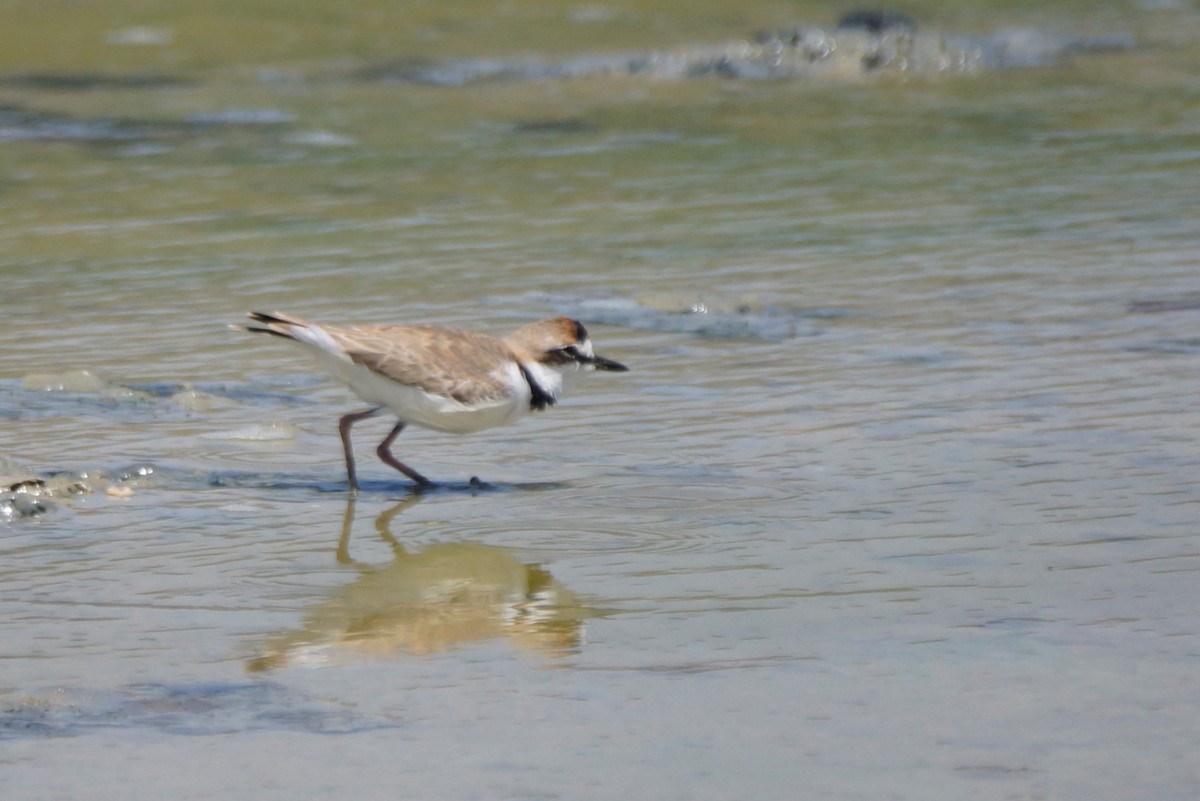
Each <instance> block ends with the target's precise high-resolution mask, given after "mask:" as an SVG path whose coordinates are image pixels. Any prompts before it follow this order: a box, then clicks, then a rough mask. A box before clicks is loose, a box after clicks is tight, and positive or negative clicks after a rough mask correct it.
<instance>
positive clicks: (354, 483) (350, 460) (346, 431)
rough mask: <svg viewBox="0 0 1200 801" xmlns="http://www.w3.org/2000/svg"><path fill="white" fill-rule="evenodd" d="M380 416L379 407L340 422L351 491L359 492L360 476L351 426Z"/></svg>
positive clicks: (357, 413)
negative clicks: (355, 467) (352, 442)
mask: <svg viewBox="0 0 1200 801" xmlns="http://www.w3.org/2000/svg"><path fill="white" fill-rule="evenodd" d="M376 414H379V407H376V408H374V409H367V410H366V411H365V412H352V413H350V414H348V415H345V416H344V417H342V419H341V420H339V421H338V433H339V434H341V435H342V453H344V454H345V455H346V475H347V476H348V477H349V479H350V491H351V492H355V493H356V492H358V475H357V474H356V473H355V470H354V448H352V447H351V446H350V426H352V425H354V424H355V423H357V422H358V421H359V420H366V419H367V418H368V417H374V416H375V415H376Z"/></svg>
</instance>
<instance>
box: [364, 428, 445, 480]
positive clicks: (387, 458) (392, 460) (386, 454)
mask: <svg viewBox="0 0 1200 801" xmlns="http://www.w3.org/2000/svg"><path fill="white" fill-rule="evenodd" d="M403 430H404V423H402V422H401V423H396V427H395V428H393V429H392V433H390V434H388V435H387V437H385V438H384V440H383V442H381V443H379V447H378V448H376V449H375V453H377V454H379V458H380V459H382V460H383V463H384V464H388V465H391V466H392V467H394V468H396V469H397V470H399V471H400V472H401V473H403V474H404V475H406V476H408V477H409V478H411V479H412V480H413V481H415V482H417V483H418V484H419V485H421V486H422V487H428V486H431V485H432V484H433V482H432V481H430V480H429V479H427V478H425V476H423V475H421V474H420V473H418V472H417V471H416V470H413V469H412V468H411V467H409V466H408V465H406V464H405V463H404V462H402V461H400V460H399V459H397V458H396V457H395V456H392V451H391V447H392V441H393V440H395V439H396V437H398V436H400V432H401V431H403Z"/></svg>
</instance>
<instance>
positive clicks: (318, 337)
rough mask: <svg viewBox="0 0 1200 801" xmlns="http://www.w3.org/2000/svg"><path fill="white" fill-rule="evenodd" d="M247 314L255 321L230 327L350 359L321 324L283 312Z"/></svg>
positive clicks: (346, 359) (344, 359) (339, 357)
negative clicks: (297, 343) (268, 335)
mask: <svg viewBox="0 0 1200 801" xmlns="http://www.w3.org/2000/svg"><path fill="white" fill-rule="evenodd" d="M246 316H247V317H249V318H250V319H251V320H253V322H252V323H250V324H248V325H231V326H230V328H235V329H237V330H239V331H249V332H250V333H252V334H270V335H272V336H276V337H280V338H281V339H290V340H292V341H293V342H299V343H300V344H301V345H306V346H308V347H310V348H314V349H316V350H318V351H324V352H325V353H327V354H331V355H333V356H335V357H337V358H338V359H341V360H343V361H350V356H349V355H348V354H347V353H346V350H345V348H343V347H342V346H341V345H340V344H338V342H337V340H336V339H334V338H333V337H332V336H330V335H329V332H327V331H326V330H325V329H324V328H322V327H321V326H319V325H314V324H313V323H310V322H308V321H307V320H302V319H300V318H299V317H292V316H291V315H288V314H284V313H283V312H250V313H249V314H248V315H246Z"/></svg>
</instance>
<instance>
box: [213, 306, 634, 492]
mask: <svg viewBox="0 0 1200 801" xmlns="http://www.w3.org/2000/svg"><path fill="white" fill-rule="evenodd" d="M248 316H249V317H250V320H251V321H252V322H250V323H249V324H246V325H235V326H232V327H233V328H237V329H239V330H243V331H249V332H251V333H255V334H271V335H272V336H277V337H282V338H283V339H288V340H291V341H293V342H297V343H299V344H300V345H302V346H304V347H305V348H306V349H307V350H308V351H309V352H310V353H312V354H313V355H314V356H316V358H317V360H318V361H319V362H320V364H321V365H322V367H324V368H325V369H326V370H327V371H328V372H329V373H330V374H331V375H332V376H333V377H334V378H336V379H338V380H339V381H341V382H342V383H343V384H345V385H346V386H348V387H349V388H350V390H351V391H352V392H354V394H355V395H357V396H358V397H359V398H361V399H362V400H363V401H365V402H366V403H367V404H369V405H370V408H368V409H366V410H365V411H361V412H351V413H350V414H347V415H344V416H343V417H342V418H341V420H340V421H339V423H338V432H339V433H340V434H341V437H342V450H343V452H344V453H345V456H346V474H347V476H348V478H349V481H350V491H351V492H357V491H358V478H357V474H356V471H355V466H354V450H353V448H352V446H351V444H350V427H351V426H352V425H354V424H355V423H356V422H358V421H359V420H365V419H366V418H368V417H374V416H375V415H377V414H381V413H383V412H384V411H385V410H386V411H388V412H391V413H392V414H394V415H395V416H396V417H397V418H398V421H397V423H396V425H395V426H394V427H393V428H392V430H391V432H390V433H389V434H388V435H387V436H386V437H385V438H384V440H383V442H381V443H379V446H378V447H377V448H376V449H375V452H376V453H377V454H378V455H379V458H380V459H381V460H383V462H384V463H385V464H387V465H390V466H391V467H394V468H395V469H397V470H399V471H400V472H401V473H403V474H404V475H406V476H408V477H409V478H410V479H412V480H413V481H415V482H416V483H417V484H418V485H420V486H422V487H426V486H430V485H431V484H432V483H433V482H431V481H430V480H429V479H427V478H425V476H423V475H421V474H420V473H418V472H417V471H416V470H413V469H412V468H411V467H409V466H408V465H406V464H404V463H403V462H401V461H400V460H399V459H397V458H396V457H395V456H393V455H392V451H391V446H392V442H393V441H395V439H396V437H398V436H399V435H400V432H401V431H403V430H404V428H405V426H408V425H415V426H421V427H422V428H428V429H432V430H433V431H442V432H445V433H448V434H469V433H471V432H474V431H482V430H484V429H487V428H495V427H496V426H503V425H510V424H512V423H515V422H516V421H517V420H519V419H520V418H521V417H523V416H524V415H525V414H526V413H527V412H531V411H541V410H542V409H545V408H546V407H547V406H553V405H554V404H555V403H557V402H558V399H559V396H560V395H561V394H562V391H563V383H564V373H565V372H566V371H568V370H571V371H575V370H580V369H585V370H609V371H616V372H624V371H625V370H628V369H629V368H627V367H626V366H625V365H623V364H620V363H619V362H615V361H613V360H611V359H606V358H604V357H603V356H597V355H596V354H595V353H594V352H593V350H592V343H591V340H590V339H588V333H587V329H586V328H584V327H583V324H582V323H580V322H579V321H578V320H572V319H571V318H569V317H552V318H550V319H548V320H539V321H538V322H534V323H530V324H528V325H525V326H522V327H520V328H518V329H517V330H516V331H514V332H513V333H511V334H509V335H508V336H507V337H505V338H503V339H500V338H497V337H493V336H489V335H487V334H481V333H477V332H474V331H464V330H462V329H458V328H447V327H444V326H439V325H359V326H350V327H340V326H332V325H317V324H316V323H310V322H307V321H305V320H301V319H300V318H298V317H292V316H291V315H287V314H283V313H282V312H270V313H264V312H250V314H249V315H248Z"/></svg>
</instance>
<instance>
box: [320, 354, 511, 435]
mask: <svg viewBox="0 0 1200 801" xmlns="http://www.w3.org/2000/svg"><path fill="white" fill-rule="evenodd" d="M325 364H326V366H327V367H328V368H329V369H330V370H331V371H332V372H333V373H334V375H336V376H338V377H339V378H340V379H341V380H342V381H343V382H344V383H345V384H346V385H347V386H349V387H350V389H351V390H352V391H353V392H354V394H355V395H357V396H358V397H360V398H362V399H363V400H364V401H366V402H367V403H369V404H371V405H373V406H384V407H387V408H388V409H389V410H391V412H392V413H393V414H395V415H396V417H397V418H399V419H400V420H402V421H404V422H405V423H409V424H412V425H417V426H421V427H423V428H429V429H432V430H434V431H442V432H445V433H448V434H469V433H471V432H473V431H482V430H484V429H487V428H495V427H497V426H504V425H510V424H512V423H515V422H516V421H517V420H519V419H520V418H521V417H522V416H523V415H524V414H525V413H526V412H528V411H529V399H530V392H529V385H528V384H527V383H526V382H525V379H524V377H523V376H522V375H521V371H520V369H519V368H518V367H517V365H516V363H515V362H513V363H510V364H508V365H507V366H506V368H505V378H506V379H507V381H508V385H509V392H508V393H507V395H505V396H503V397H501V398H499V399H496V400H491V401H487V402H485V403H480V404H474V405H467V404H465V403H462V402H460V401H457V400H455V399H454V398H447V397H443V396H441V395H431V394H429V393H428V392H426V391H424V390H423V389H420V388H418V387H413V386H408V385H405V384H398V383H396V382H395V381H392V380H390V379H387V378H384V377H383V376H381V375H379V374H378V373H376V372H373V371H371V370H370V369H368V368H366V367H363V366H362V365H359V364H353V363H351V362H345V361H341V360H338V359H330V360H326V361H325Z"/></svg>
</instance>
